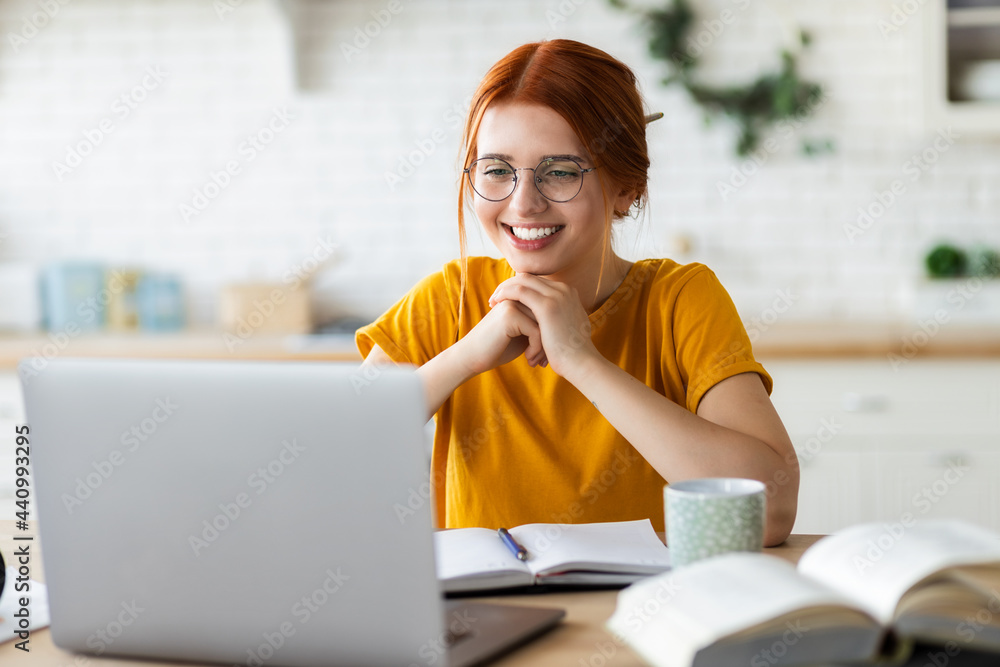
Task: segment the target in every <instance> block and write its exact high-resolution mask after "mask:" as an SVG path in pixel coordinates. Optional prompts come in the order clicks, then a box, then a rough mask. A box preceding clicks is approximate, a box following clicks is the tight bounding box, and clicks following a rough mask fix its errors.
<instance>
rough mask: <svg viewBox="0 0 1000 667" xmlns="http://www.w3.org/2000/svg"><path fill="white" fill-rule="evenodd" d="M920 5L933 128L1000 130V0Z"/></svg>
mask: <svg viewBox="0 0 1000 667" xmlns="http://www.w3.org/2000/svg"><path fill="white" fill-rule="evenodd" d="M903 4H904V5H905V4H906V3H903ZM913 4H914V5H917V4H918V3H913ZM903 11H904V13H905V10H903ZM921 11H922V12H923V14H924V18H925V25H924V28H925V29H924V38H925V44H924V54H925V95H924V97H925V101H926V111H927V120H928V125H929V128H930V129H935V130H937V129H940V128H945V127H951V128H952V129H953V130H954V131H956V132H959V133H962V132H972V133H977V134H991V135H1000V0H931V2H928V3H926V6H924V7H923V8H922V9H921Z"/></svg>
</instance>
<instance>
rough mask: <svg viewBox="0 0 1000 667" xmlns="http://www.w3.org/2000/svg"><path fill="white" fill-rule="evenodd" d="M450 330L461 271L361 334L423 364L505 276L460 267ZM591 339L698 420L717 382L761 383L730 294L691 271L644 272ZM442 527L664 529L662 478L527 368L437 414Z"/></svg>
mask: <svg viewBox="0 0 1000 667" xmlns="http://www.w3.org/2000/svg"><path fill="white" fill-rule="evenodd" d="M468 261H469V263H468V282H467V286H466V289H467V298H466V302H465V307H464V309H463V312H462V319H461V321H459V320H458V314H459V309H458V301H459V281H460V265H459V262H458V261H457V260H456V261H453V262H450V263H449V264H447V265H445V267H444V270H443V271H441V272H440V273H435V274H432V275H430V276H428V277H426V278H424V279H423V280H422V281H420V282H419V283H418V284H417V285H416V286H415V287H414V288H413V289H412V290H411V291H410V292H409V293H408V294H407V295H406V296H405V297H403V298H402V299H401V300H400V301H399V302H398V303H396V304H395V305H394V306H393V307H392V308H390V309H389V310H388V311H387V312H386V313H385V314H383V315H382V316H381V317H380V318H379V319H378V320H376V321H375V322H374V323H372V324H370V325H368V326H366V327H364V328H362V329H360V330H359V331H358V332H357V345H358V349H359V350H360V351H361V354H362V355H364V356H368V353H369V352H370V351H371V349H372V347H373V346H374V345H376V344H377V345H378V346H379V347H381V348H382V349H383V350H384V351H385V352H386V354H387V355H388V356H389V357H390V358H391V359H392V360H393V361H395V362H397V363H410V364H414V365H417V366H420V365H422V364H424V363H426V362H427V361H428V360H430V359H432V358H433V357H435V356H436V355H437V354H438V353H440V352H441V351H442V350H444V349H445V348H447V347H448V346H450V345H452V344H453V343H454V342H455V341H457V340H458V339H459V338H461V337H462V336H464V335H465V334H466V333H467V332H468V331H469V330H470V329H472V327H473V326H475V324H476V323H477V322H479V320H480V319H482V318H483V316H484V315H485V314H486V312H487V311H488V310H489V303H488V299H489V297H490V295H491V294H492V293H493V290H494V289H495V288H496V286H497V285H498V284H500V283H501V282H503V281H504V280H506V279H508V278H510V277H512V276H513V275H514V271H513V270H512V269H511V268H510V266H509V265H508V264H507V262H506V261H505V260H498V259H493V258H489V257H470V258H469V260H468ZM590 322H591V327H592V339H593V341H594V344H595V345H596V346H597V349H598V350H599V351H600V352H601V354H603V355H604V356H605V357H606V358H608V359H609V360H610V361H612V362H614V363H615V364H617V365H618V366H619V367H620V368H623V369H625V370H626V371H627V372H629V373H630V374H631V375H633V376H634V377H636V378H637V379H639V380H640V381H641V382H643V383H645V384H646V385H647V386H649V387H651V388H653V389H654V390H656V391H657V392H659V393H660V394H663V395H664V396H666V397H668V398H669V399H670V400H672V401H674V402H675V403H677V404H678V405H681V406H684V407H686V408H687V409H688V410H691V411H692V412H694V411H695V410H696V409H697V407H698V402H699V401H700V400H701V397H702V396H703V395H704V394H705V392H706V391H708V390H709V389H710V388H711V387H712V386H713V385H715V384H716V383H718V382H719V381H721V380H724V379H725V378H728V377H730V376H733V375H737V374H739V373H745V372H755V373H759V374H760V376H761V378H762V379H763V381H764V385H765V388H766V389H767V391H768V393H770V391H771V377H770V376H769V375H768V374H767V372H766V371H765V370H764V367H763V366H761V365H760V364H759V363H757V362H756V361H755V360H754V358H753V353H752V351H751V347H750V340H749V338H748V337H747V334H746V330H745V329H744V327H743V324H742V322H741V321H740V318H739V315H738V314H737V311H736V308H735V306H734V305H733V302H732V300H731V299H730V297H729V294H728V293H727V292H726V291H725V289H724V288H723V287H722V285H721V284H720V283H719V281H718V279H717V278H716V277H715V274H714V273H712V271H711V270H709V269H708V268H707V267H706V266H704V265H701V264H687V265H679V264H677V263H676V262H674V261H671V260H669V259H648V260H641V261H639V262H636V263H635V264H633V265H632V267H631V269H630V270H629V273H628V275H627V276H626V277H625V279H624V280H623V281H622V284H621V285H620V286H619V287H618V289H617V290H615V292H614V293H613V294H612V295H611V296H610V297H608V299H607V300H606V301H605V302H604V303H603V304H601V306H600V308H598V309H597V310H596V311H594V312H593V313H591V315H590ZM431 468H432V469H431V481H432V486H433V488H434V494H435V499H436V510H437V522H438V525H439V526H441V527H446V528H459V527H467V526H483V527H486V528H499V527H501V526H508V527H509V526H517V525H520V524H524V523H536V522H546V523H584V522H593V521H626V520H631V519H643V518H649V519H650V520H651V521H652V523H653V526H654V527H655V528H656V529H657V530H661V531H662V530H663V529H664V523H663V486H664V484H665V480H664V479H663V478H662V477H661V476H660V475H659V474H658V473H657V472H656V471H655V470H654V469H653V468H652V466H650V465H649V464H648V463H647V462H646V460H645V459H644V458H643V457H642V456H641V455H640V454H639V453H638V452H637V451H636V450H635V449H634V448H633V447H632V446H631V445H630V444H629V443H628V442H627V441H626V440H625V439H624V438H623V437H622V436H621V435H619V433H618V432H617V431H616V430H615V429H614V427H612V426H611V424H610V423H609V422H608V421H607V420H606V419H605V418H604V416H603V415H601V414H600V412H598V411H597V408H595V407H594V406H593V405H592V404H591V403H590V402H589V401H588V400H587V399H586V398H585V397H584V396H583V394H581V393H580V392H579V391H578V390H577V389H576V388H575V387H574V386H573V385H571V384H570V383H569V382H567V381H566V380H564V379H562V378H561V377H559V376H558V375H556V373H555V372H553V371H552V370H551V369H550V368H548V367H535V368H532V367H531V366H529V365H528V363H527V361H526V360H525V358H524V356H521V357H518V358H517V359H515V360H514V361H512V362H510V363H508V364H505V365H503V366H500V367H498V368H496V369H493V370H491V371H488V372H486V373H482V374H480V375H478V376H476V377H474V378H473V379H471V380H469V381H468V382H466V383H465V384H463V385H462V386H460V387H458V388H457V389H456V390H455V392H454V393H453V394H452V395H451V397H450V398H449V399H448V400H447V401H445V403H444V404H443V405H442V406H441V408H440V410H439V411H438V413H437V415H436V431H435V438H434V450H433V455H432V463H431Z"/></svg>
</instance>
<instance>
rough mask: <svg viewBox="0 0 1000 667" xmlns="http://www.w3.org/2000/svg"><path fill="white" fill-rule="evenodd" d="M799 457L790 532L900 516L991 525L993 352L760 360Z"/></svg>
mask: <svg viewBox="0 0 1000 667" xmlns="http://www.w3.org/2000/svg"><path fill="white" fill-rule="evenodd" d="M763 363H764V365H765V367H766V368H767V369H768V371H769V372H770V373H771V375H772V377H773V378H774V381H775V388H774V392H773V394H772V400H773V402H774V404H775V407H776V409H777V410H778V413H779V414H780V415H781V417H782V420H783V421H784V423H785V427H786V428H787V429H788V432H789V435H790V436H791V438H792V442H793V444H794V445H795V448H796V452H797V453H798V456H799V461H800V469H801V485H800V492H799V513H798V518H797V521H796V524H795V528H794V532H796V533H828V532H831V531H833V530H837V529H839V528H843V527H846V526H848V525H850V524H853V523H858V522H861V521H876V520H877V521H886V522H894V521H900V520H901V519H903V518H904V517H906V516H907V515H909V516H910V517H912V518H914V519H920V518H924V517H928V518H929V517H946V516H952V517H961V518H965V519H968V520H970V521H973V522H975V523H979V524H981V525H984V526H987V527H989V528H992V529H995V530H998V531H1000V485H998V484H997V483H996V480H997V479H1000V359H942V358H934V359H924V358H915V359H912V360H909V361H907V362H906V363H903V364H895V365H894V364H892V363H890V361H889V359H888V358H887V357H885V356H879V357H871V358H866V359H823V360H819V359H799V360H792V359H775V360H771V361H769V360H767V359H763Z"/></svg>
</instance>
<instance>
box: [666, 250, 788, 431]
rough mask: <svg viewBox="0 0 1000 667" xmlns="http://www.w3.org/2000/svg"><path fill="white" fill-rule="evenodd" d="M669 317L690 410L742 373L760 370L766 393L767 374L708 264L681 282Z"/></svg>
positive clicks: (735, 311)
mask: <svg viewBox="0 0 1000 667" xmlns="http://www.w3.org/2000/svg"><path fill="white" fill-rule="evenodd" d="M672 318H673V322H672V329H673V335H672V338H673V343H674V353H675V355H676V359H677V365H678V369H679V370H680V372H681V376H682V378H683V380H684V384H685V387H686V401H687V407H688V409H689V410H690V411H691V412H696V411H697V409H698V404H699V403H700V402H701V399H702V397H703V396H704V395H705V393H706V392H707V391H708V390H709V389H711V388H712V387H713V386H715V385H716V384H718V383H719V382H721V381H722V380H725V379H726V378H729V377H732V376H734V375H739V374H740V373H748V372H749V373H757V374H758V375H760V378H761V380H762V381H763V383H764V388H765V389H766V390H767V393H768V395H770V393H771V389H772V387H773V382H772V380H771V376H770V375H769V374H768V373H767V371H766V370H764V367H763V366H762V365H761V364H760V363H758V362H757V360H756V359H754V356H753V350H752V346H751V344H750V338H749V336H748V335H747V332H746V328H745V327H744V326H743V322H742V320H741V319H740V316H739V313H738V312H737V310H736V306H735V305H734V304H733V300H732V298H730V296H729V293H728V292H727V291H726V289H725V288H724V287H723V286H722V283H720V282H719V279H718V278H717V277H716V275H715V273H713V272H712V271H711V270H710V269H708V268H707V267H702V270H700V271H698V272H696V273H695V274H694V275H692V276H691V278H690V279H689V280H688V281H686V282H685V283H684V285H683V286H682V287H681V289H680V291H679V292H678V294H677V298H676V302H675V304H674V308H673V311H672Z"/></svg>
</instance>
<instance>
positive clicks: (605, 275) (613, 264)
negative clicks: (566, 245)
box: [545, 253, 632, 313]
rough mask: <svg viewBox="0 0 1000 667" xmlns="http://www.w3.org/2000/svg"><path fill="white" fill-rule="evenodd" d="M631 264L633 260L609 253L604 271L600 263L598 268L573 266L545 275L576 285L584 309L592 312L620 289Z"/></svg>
mask: <svg viewBox="0 0 1000 667" xmlns="http://www.w3.org/2000/svg"><path fill="white" fill-rule="evenodd" d="M631 266H632V263H631V262H629V261H626V260H624V259H622V258H621V257H619V256H618V255H615V254H614V253H609V254H608V257H607V258H606V259H605V260H604V270H603V271H602V270H601V268H600V266H599V265H598V267H596V269H594V268H592V267H591V266H573V267H567V268H566V269H564V270H563V271H560V272H559V273H557V274H553V275H549V276H545V277H546V278H548V279H550V280H554V281H556V282H560V283H563V284H565V285H569V286H571V287H574V288H575V289H576V292H577V294H578V295H579V296H580V303H581V304H583V308H584V310H586V311H587V312H588V313H592V312H594V311H595V310H597V309H598V308H600V307H601V304H602V303H604V302H605V301H606V300H607V298H608V297H609V296H611V294H612V293H613V292H614V291H615V290H616V289H618V286H619V285H621V283H622V280H624V279H625V276H626V275H627V274H628V270H629V268H630V267H631ZM598 279H600V283H598Z"/></svg>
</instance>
